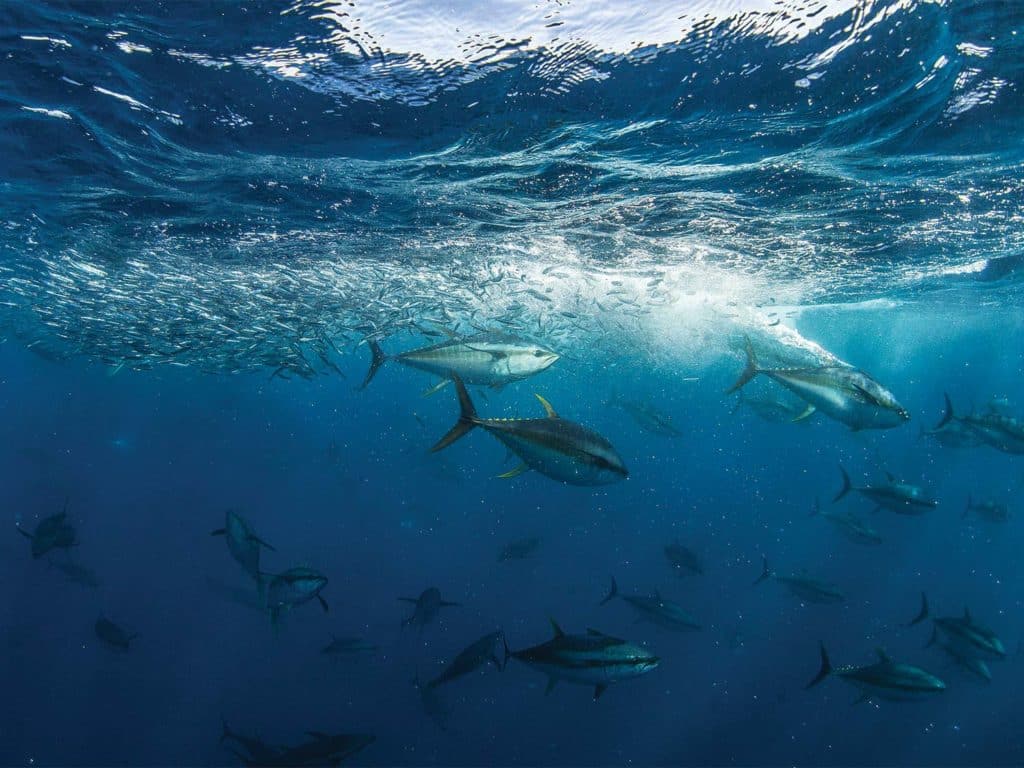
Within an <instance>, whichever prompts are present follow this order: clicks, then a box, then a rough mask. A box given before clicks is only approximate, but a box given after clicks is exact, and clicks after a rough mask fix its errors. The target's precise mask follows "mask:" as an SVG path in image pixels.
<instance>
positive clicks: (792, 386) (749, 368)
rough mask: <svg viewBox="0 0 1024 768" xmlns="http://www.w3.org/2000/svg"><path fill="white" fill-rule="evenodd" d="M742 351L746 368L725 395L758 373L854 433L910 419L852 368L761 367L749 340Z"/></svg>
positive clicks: (886, 392)
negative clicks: (743, 351)
mask: <svg viewBox="0 0 1024 768" xmlns="http://www.w3.org/2000/svg"><path fill="white" fill-rule="evenodd" d="M745 349H746V353H747V364H746V367H745V368H744V369H743V373H741V374H740V377H739V378H738V379H737V380H736V383H735V384H733V385H732V387H731V388H730V389H729V390H728V393H732V392H736V391H738V390H740V389H741V388H742V387H743V386H745V385H746V384H747V383H748V382H750V381H751V380H752V379H753V378H754V377H755V376H758V375H759V374H760V375H764V376H767V377H768V378H770V379H772V380H774V381H776V382H778V383H779V384H781V385H782V386H784V387H785V388H786V389H788V390H789V391H790V392H792V393H793V394H795V395H796V396H797V397H799V398H800V399H801V400H803V401H804V402H806V403H807V404H808V405H811V406H813V407H814V408H815V410H817V411H820V412H821V413H823V414H825V415H826V416H828V417H830V418H832V419H835V420H836V421H838V422H841V423H843V424H845V425H846V426H848V427H849V428H850V429H852V430H853V431H855V432H856V431H859V430H862V429H890V428H892V427H898V426H900V425H901V424H903V423H904V422H906V421H907V420H908V419H909V418H910V415H909V414H908V413H907V410H906V409H905V408H904V407H903V406H902V405H900V404H899V402H897V400H896V397H895V396H894V395H893V394H892V393H891V392H890V391H889V390H888V389H886V388H885V387H883V386H882V385H881V384H879V383H878V382H877V381H875V380H874V379H873V378H871V377H870V376H869V375H868V374H866V373H864V372H863V371H859V370H857V369H856V368H853V367H850V366H845V365H826V366H818V367H812V368H761V367H759V366H758V363H757V356H756V355H755V354H754V347H753V345H752V344H751V343H750V339H749V338H748V339H746V347H745Z"/></svg>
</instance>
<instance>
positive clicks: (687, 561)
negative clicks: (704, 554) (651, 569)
mask: <svg viewBox="0 0 1024 768" xmlns="http://www.w3.org/2000/svg"><path fill="white" fill-rule="evenodd" d="M665 558H666V559H667V560H668V562H669V565H671V566H672V569H673V570H674V571H675V572H676V574H678V575H680V576H681V575H682V574H683V571H690V572H691V573H697V574H703V573H704V564H703V563H702V562H701V560H700V558H699V557H698V556H697V553H696V552H694V551H693V550H692V549H690V548H689V547H684V546H683V545H682V544H680V543H679V540H678V539H676V540H675V541H673V542H672V543H671V544H668V545H666V546H665Z"/></svg>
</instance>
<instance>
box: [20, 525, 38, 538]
mask: <svg viewBox="0 0 1024 768" xmlns="http://www.w3.org/2000/svg"><path fill="white" fill-rule="evenodd" d="M17 529H18V533H20V534H21V535H22V536H24V537H25V538H26V539H29V540H31V539H34V538H35V536H33V535H32V534H31V533H29V532H28V531H26V530H25V529H24V528H22V527H21V526H20V525H19V526H17Z"/></svg>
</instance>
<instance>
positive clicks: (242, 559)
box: [210, 509, 274, 581]
mask: <svg viewBox="0 0 1024 768" xmlns="http://www.w3.org/2000/svg"><path fill="white" fill-rule="evenodd" d="M210 535H211V536H224V537H225V538H226V539H227V542H228V551H229V552H230V553H231V556H232V557H233V558H234V559H235V561H236V562H237V563H238V564H239V565H241V566H242V568H243V569H244V570H245V572H246V573H248V574H249V575H250V576H252V578H253V579H255V580H257V581H259V577H260V548H261V547H266V548H267V549H269V550H270V551H271V552H273V551H274V548H273V547H272V546H270V545H269V544H267V542H265V541H263V539H261V538H259V537H258V536H257V535H256V534H255V533H253V530H252V528H251V527H250V526H249V524H248V523H247V522H246V521H245V520H244V519H243V518H242V516H241V515H239V514H238V513H237V512H234V511H232V510H230V509H229V510H227V512H225V514H224V527H223V528H218V529H217V530H215V531H211V532H210Z"/></svg>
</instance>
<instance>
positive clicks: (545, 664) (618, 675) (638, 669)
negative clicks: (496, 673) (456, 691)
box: [510, 620, 660, 699]
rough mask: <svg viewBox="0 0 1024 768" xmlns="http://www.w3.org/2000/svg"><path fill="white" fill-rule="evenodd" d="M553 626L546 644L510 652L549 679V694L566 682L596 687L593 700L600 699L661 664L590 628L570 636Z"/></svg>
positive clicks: (642, 651)
mask: <svg viewBox="0 0 1024 768" xmlns="http://www.w3.org/2000/svg"><path fill="white" fill-rule="evenodd" d="M551 627H552V629H553V630H554V637H552V638H551V639H550V640H548V641H547V642H545V643H541V644H540V645H535V646H533V647H532V648H525V649H523V650H521V651H513V652H511V653H510V655H511V657H512V658H514V659H518V660H519V661H522V662H523V663H525V664H527V665H529V666H531V667H533V668H534V669H537V670H539V671H540V672H543V673H544V674H546V675H547V676H548V685H547V689H546V691H545V692H546V693H550V692H551V690H552V689H553V688H554V687H555V683H556V682H558V681H559V680H564V681H566V682H570V683H576V684H578V685H589V686H593V687H594V698H595V699H598V698H600V697H601V694H603V693H604V692H605V689H606V688H607V687H608V686H609V685H610V684H611V683H617V682H619V681H622V680H628V679H630V678H633V677H639V676H640V675H643V674H646V673H648V672H650V671H651V670H653V669H654V668H656V667H657V666H658V664H659V663H660V659H659V658H658V657H657V656H655V655H654V654H653V653H651V652H650V651H648V650H647V649H646V648H643V647H641V646H639V645H634V644H633V643H628V642H626V641H625V640H620V639H618V638H616V637H611V636H609V635H606V634H604V633H602V632H598V631H597V630H596V629H588V630H587V633H586V634H585V635H567V634H566V633H565V632H563V631H562V629H561V627H559V626H558V624H556V623H555V622H554V620H552V622H551Z"/></svg>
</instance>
